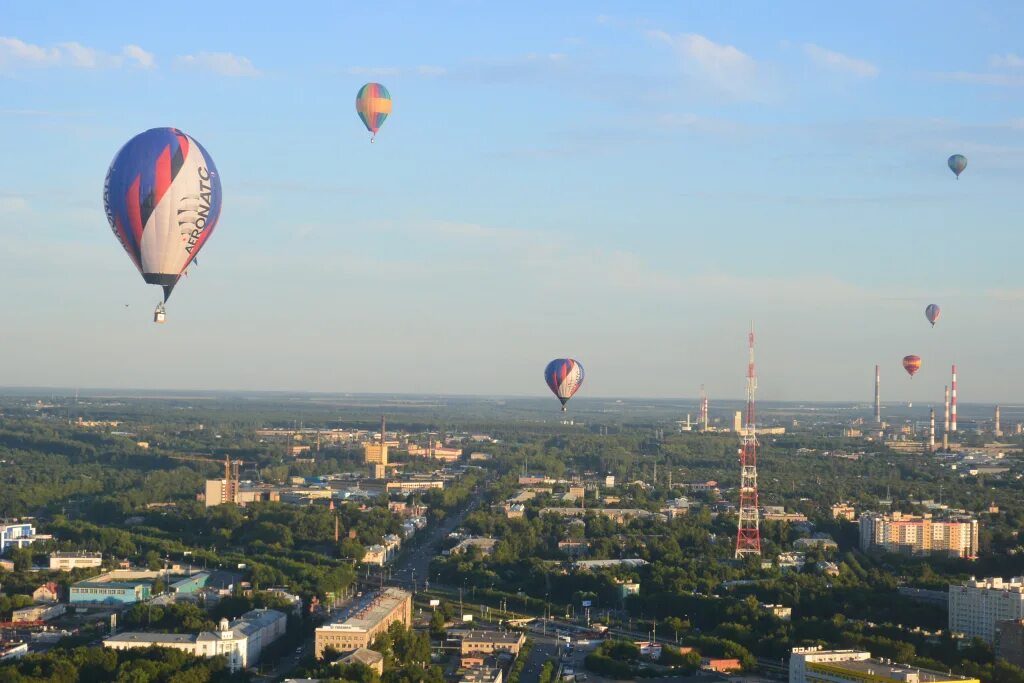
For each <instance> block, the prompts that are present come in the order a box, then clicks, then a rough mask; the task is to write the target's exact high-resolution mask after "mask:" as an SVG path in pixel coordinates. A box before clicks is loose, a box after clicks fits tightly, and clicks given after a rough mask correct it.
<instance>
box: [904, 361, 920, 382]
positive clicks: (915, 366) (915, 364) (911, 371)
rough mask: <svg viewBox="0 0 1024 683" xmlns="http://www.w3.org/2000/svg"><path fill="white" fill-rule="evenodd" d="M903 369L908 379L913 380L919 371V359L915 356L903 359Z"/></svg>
mask: <svg viewBox="0 0 1024 683" xmlns="http://www.w3.org/2000/svg"><path fill="white" fill-rule="evenodd" d="M903 369H904V370H906V371H907V374H908V375H910V378H911V379H913V378H914V375H915V374H917V371H918V370H920V369H921V357H920V356H915V355H909V356H904V357H903Z"/></svg>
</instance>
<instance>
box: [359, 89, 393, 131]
mask: <svg viewBox="0 0 1024 683" xmlns="http://www.w3.org/2000/svg"><path fill="white" fill-rule="evenodd" d="M356 113H358V114H359V118H360V119H362V121H363V125H364V126H366V130H368V131H370V132H371V133H372V134H373V137H371V138H370V142H373V141H374V140H375V139H376V138H377V131H379V130H380V127H381V126H383V125H384V119H386V118H387V117H388V114H390V113H391V93H389V92H388V89H387V88H385V87H384V86H383V85H381V84H380V83H367V84H366V85H364V86H363V87H362V88H360V89H359V93H358V94H357V95H356Z"/></svg>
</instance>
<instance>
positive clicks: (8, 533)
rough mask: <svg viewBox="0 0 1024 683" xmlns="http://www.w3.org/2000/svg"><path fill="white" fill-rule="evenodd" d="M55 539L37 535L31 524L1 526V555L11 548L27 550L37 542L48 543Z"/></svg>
mask: <svg viewBox="0 0 1024 683" xmlns="http://www.w3.org/2000/svg"><path fill="white" fill-rule="evenodd" d="M51 538H53V537H52V536H49V535H46V534H37V533H36V528H35V527H34V526H32V523H31V522H24V521H20V522H7V523H3V524H0V553H6V552H7V551H8V550H10V549H11V548H27V547H28V546H30V545H32V544H33V543H35V542H36V541H47V540H50V539H51Z"/></svg>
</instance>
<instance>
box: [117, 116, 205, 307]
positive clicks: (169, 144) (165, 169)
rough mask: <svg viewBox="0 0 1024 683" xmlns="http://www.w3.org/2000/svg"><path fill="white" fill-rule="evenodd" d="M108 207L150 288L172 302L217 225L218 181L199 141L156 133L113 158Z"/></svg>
mask: <svg viewBox="0 0 1024 683" xmlns="http://www.w3.org/2000/svg"><path fill="white" fill-rule="evenodd" d="M103 204H104V206H105V208H106V212H107V221H108V222H109V223H110V228H111V229H112V230H113V231H114V235H115V236H116V237H117V239H118V241H119V242H121V246H123V247H124V250H125V251H126V252H128V256H129V258H131V260H132V263H134V264H135V267H136V268H138V269H139V272H140V273H142V277H143V279H144V280H145V281H146V282H148V283H149V284H152V285H161V286H162V287H163V288H164V300H165V301H166V300H167V297H169V296H170V295H171V290H172V289H174V285H175V284H177V282H178V279H179V278H181V275H182V273H184V272H185V269H186V268H187V267H188V265H189V264H190V263H191V262H192V260H193V259H194V258H195V257H196V255H197V254H198V253H199V250H200V249H202V248H203V245H204V244H206V241H207V240H208V239H209V238H210V235H212V234H213V230H214V228H215V227H216V225H217V219H218V218H219V217H220V207H221V189H220V175H219V174H218V173H217V167H216V166H214V164H213V159H212V158H210V155H209V153H207V151H206V150H205V149H203V146H202V145H200V144H199V143H198V142H196V140H195V139H194V138H191V137H189V136H188V135H186V134H185V133H183V132H181V131H180V130H178V129H177V128H153V129H150V130H147V131H146V132H144V133H139V134H138V135H136V136H135V137H133V138H132V139H131V140H129V141H128V142H127V143H126V144H125V146H124V147H122V148H121V150H120V151H119V152H118V153H117V156H115V157H114V160H113V161H112V162H111V164H110V169H109V170H108V171H107V179H106V182H105V183H104V185H103Z"/></svg>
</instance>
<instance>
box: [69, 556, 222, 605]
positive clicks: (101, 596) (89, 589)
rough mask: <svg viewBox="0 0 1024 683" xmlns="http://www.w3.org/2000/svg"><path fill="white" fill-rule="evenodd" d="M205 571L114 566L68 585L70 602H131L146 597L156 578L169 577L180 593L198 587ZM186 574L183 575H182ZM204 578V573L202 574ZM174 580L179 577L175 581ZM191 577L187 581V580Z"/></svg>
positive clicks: (145, 598) (117, 603)
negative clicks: (69, 586)
mask: <svg viewBox="0 0 1024 683" xmlns="http://www.w3.org/2000/svg"><path fill="white" fill-rule="evenodd" d="M204 575H205V572H195V571H192V570H189V569H186V568H185V567H182V566H181V565H174V566H173V567H170V568H169V569H168V570H167V571H158V570H150V569H115V570H113V571H109V572H107V573H105V574H100V575H98V576H93V577H91V578H88V579H85V580H84V581H79V582H77V583H73V584H71V591H70V602H71V603H72V604H80V603H81V604H104V605H131V604H134V603H136V602H141V601H144V600H149V598H150V597H151V596H152V594H153V582H154V581H156V579H157V578H161V579H165V580H173V581H174V584H172V585H174V586H179V587H180V588H181V592H183V593H188V592H192V591H194V590H198V589H199V588H201V587H202V585H204V584H205V579H204V578H202V577H203V576H204ZM186 577H187V578H186ZM206 578H208V575H206ZM178 579H183V580H182V581H178ZM189 579H191V580H189Z"/></svg>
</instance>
